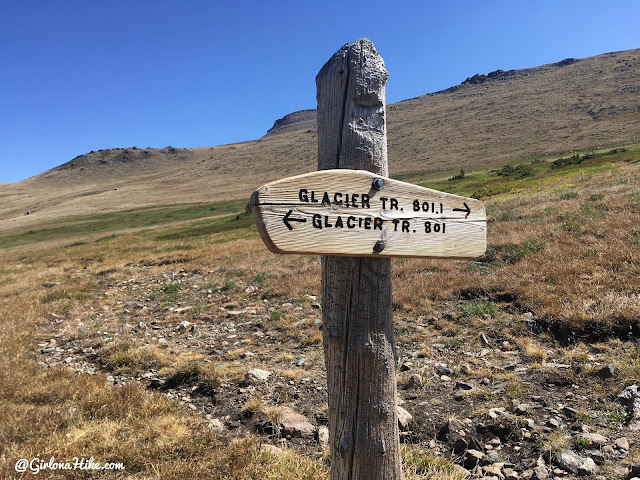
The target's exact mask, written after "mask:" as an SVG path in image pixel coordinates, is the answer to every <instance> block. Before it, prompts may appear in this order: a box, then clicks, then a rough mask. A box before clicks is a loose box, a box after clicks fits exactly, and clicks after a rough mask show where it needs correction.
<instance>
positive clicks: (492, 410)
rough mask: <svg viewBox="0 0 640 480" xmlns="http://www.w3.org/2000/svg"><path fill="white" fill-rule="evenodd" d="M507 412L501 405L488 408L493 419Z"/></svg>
mask: <svg viewBox="0 0 640 480" xmlns="http://www.w3.org/2000/svg"><path fill="white" fill-rule="evenodd" d="M505 413H507V410H506V409H505V408H503V407H495V408H490V409H489V416H490V417H491V418H493V419H496V418H498V417H499V416H501V415H504V414H505Z"/></svg>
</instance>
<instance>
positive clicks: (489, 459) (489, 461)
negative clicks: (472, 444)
mask: <svg viewBox="0 0 640 480" xmlns="http://www.w3.org/2000/svg"><path fill="white" fill-rule="evenodd" d="M498 463H502V458H500V455H498V453H497V452H494V451H493V450H492V451H490V452H487V453H486V454H485V456H484V458H483V459H482V465H495V464H498Z"/></svg>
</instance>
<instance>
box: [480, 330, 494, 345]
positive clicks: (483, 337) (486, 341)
mask: <svg viewBox="0 0 640 480" xmlns="http://www.w3.org/2000/svg"><path fill="white" fill-rule="evenodd" d="M480 341H481V342H482V345H484V346H485V347H488V346H489V345H490V344H491V342H489V339H488V338H487V336H486V335H485V334H484V333H481V334H480Z"/></svg>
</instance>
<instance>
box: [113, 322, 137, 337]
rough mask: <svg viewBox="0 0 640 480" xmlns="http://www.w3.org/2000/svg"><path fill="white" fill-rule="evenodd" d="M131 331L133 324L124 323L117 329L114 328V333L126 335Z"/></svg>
mask: <svg viewBox="0 0 640 480" xmlns="http://www.w3.org/2000/svg"><path fill="white" fill-rule="evenodd" d="M132 331H133V325H129V324H128V323H125V324H124V325H122V326H121V327H120V328H119V329H118V330H116V335H126V334H128V333H131V332H132Z"/></svg>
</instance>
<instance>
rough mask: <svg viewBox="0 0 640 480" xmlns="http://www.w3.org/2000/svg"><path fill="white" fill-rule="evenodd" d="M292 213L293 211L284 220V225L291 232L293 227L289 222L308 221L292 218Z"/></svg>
mask: <svg viewBox="0 0 640 480" xmlns="http://www.w3.org/2000/svg"><path fill="white" fill-rule="evenodd" d="M291 212H293V210H289V211H288V212H287V214H286V215H285V216H284V218H283V219H282V221H283V222H284V224H285V225H286V226H287V228H288V229H289V230H293V227H292V226H291V224H290V223H289V222H301V223H305V222H306V221H307V219H306V218H290V216H291Z"/></svg>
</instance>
